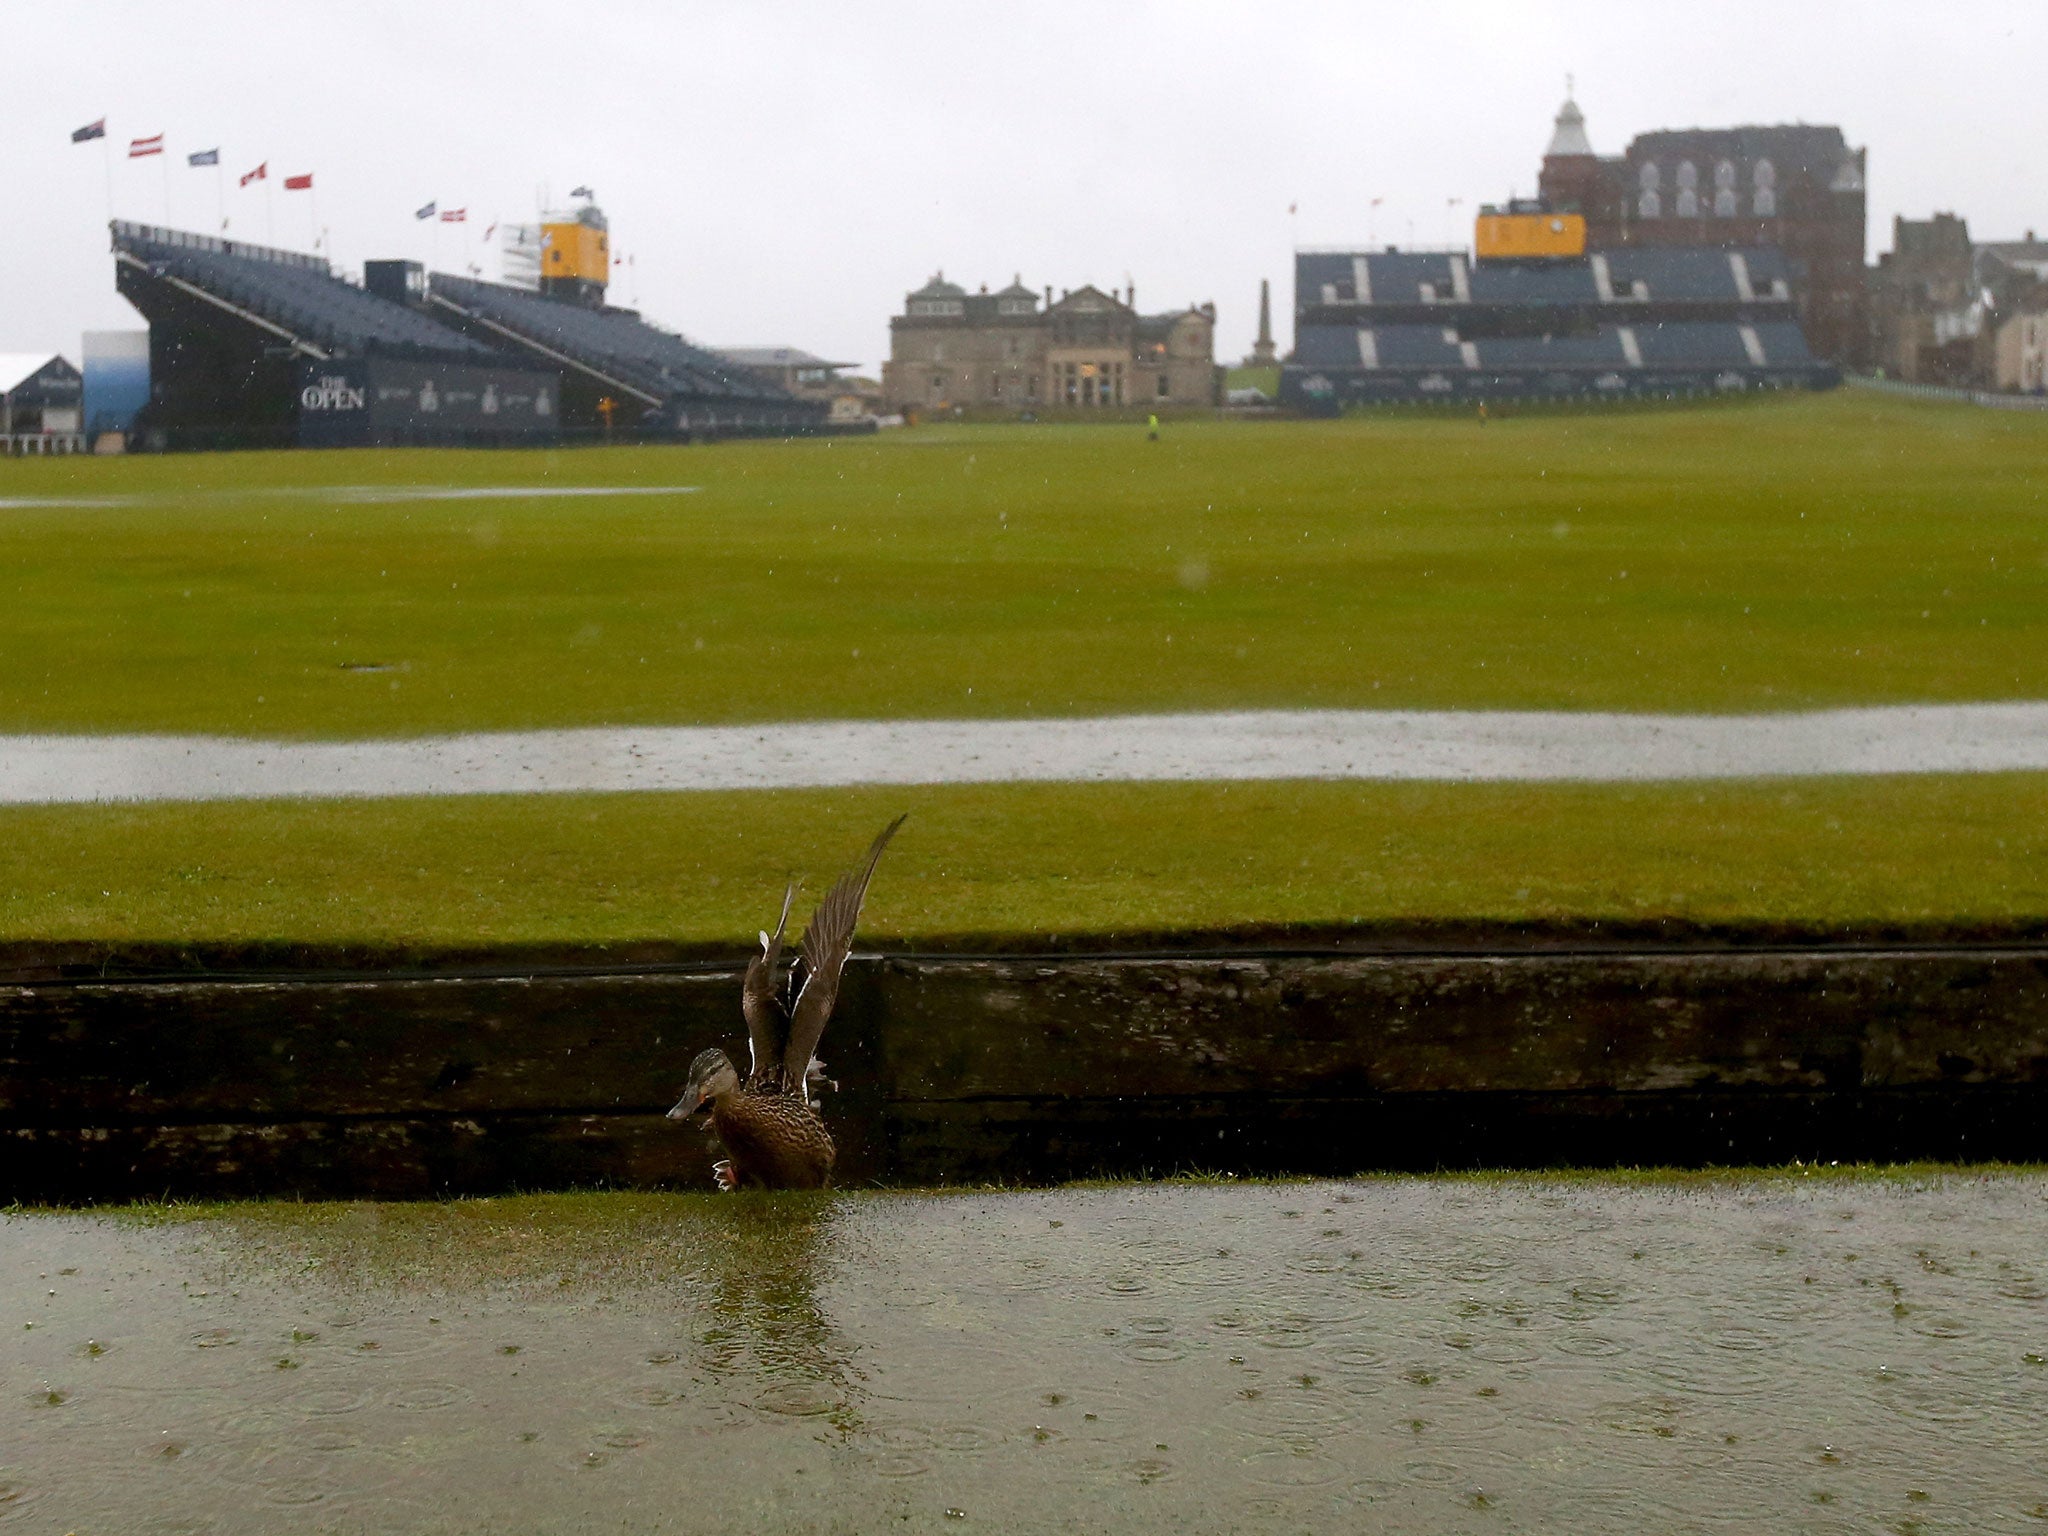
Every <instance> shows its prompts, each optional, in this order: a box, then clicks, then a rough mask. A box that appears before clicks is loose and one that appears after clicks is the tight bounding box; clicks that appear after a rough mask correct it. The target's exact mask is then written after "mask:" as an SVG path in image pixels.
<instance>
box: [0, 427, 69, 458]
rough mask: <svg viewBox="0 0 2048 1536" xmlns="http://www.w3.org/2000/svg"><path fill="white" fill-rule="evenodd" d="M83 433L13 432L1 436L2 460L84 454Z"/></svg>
mask: <svg viewBox="0 0 2048 1536" xmlns="http://www.w3.org/2000/svg"><path fill="white" fill-rule="evenodd" d="M86 446H87V445H86V441H85V434H84V433H83V432H12V433H5V434H0V458H15V459H22V458H29V457H31V456H34V455H41V454H59V453H84V452H85V451H86Z"/></svg>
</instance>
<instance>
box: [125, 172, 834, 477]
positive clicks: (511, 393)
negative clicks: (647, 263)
mask: <svg viewBox="0 0 2048 1536" xmlns="http://www.w3.org/2000/svg"><path fill="white" fill-rule="evenodd" d="M593 212H594V210H593ZM575 227H576V228H578V229H582V228H584V227H585V226H584V224H578V225H576V226H575ZM112 229H113V246H114V263H115V286H116V287H117V288H118V289H119V290H120V292H121V294H122V295H123V296H124V297H125V298H127V299H128V301H129V302H130V303H132V304H133V305H134V306H135V307H136V308H137V309H138V310H140V311H141V312H142V314H143V315H144V316H145V317H147V319H148V320H149V322H150V343H149V349H150V376H151V380H152V383H151V389H150V400H149V404H148V405H147V406H146V407H144V409H143V410H142V412H141V414H140V419H139V421H138V423H137V429H138V434H139V436H140V438H141V440H142V441H143V442H144V443H146V444H151V445H156V446H163V447H189V448H206V447H254V446H279V447H281V446H288V445H293V444H301V445H307V446H323V447H325V446H337V447H338V446H352V445H369V444H393V443H428V444H460V443H479V444H497V443H520V442H542V441H548V440H552V439H555V438H558V437H561V436H563V435H572V436H573V435H584V436H593V437H594V436H600V435H602V436H605V437H610V436H613V435H619V436H623V437H634V438H646V437H676V436H681V437H685V438H695V437H706V436H732V435H739V434H782V433H790V432H808V431H816V430H821V429H824V428H825V426H826V423H825V415H826V409H827V408H826V405H825V403H824V402H822V401H814V400H801V399H798V398H796V397H794V396H793V395H791V394H790V393H789V392H788V391H786V390H784V389H782V388H781V387H780V386H779V385H777V384H775V383H773V382H771V381H769V380H766V379H763V378H761V377H760V376H759V375H758V374H755V373H753V372H751V371H749V370H747V369H743V368H739V367H735V366H734V365H732V364H731V363H729V362H727V361H726V360H725V359H723V358H721V357H718V356H717V355H716V354H714V353H711V352H708V351H705V350H704V349H702V348H699V347H694V346H692V345H690V344H689V343H688V342H686V341H684V340H683V339H682V338H681V337H680V336H676V335H674V334H672V333H671V332H668V331H664V330H661V329H659V328H658V327H656V326H653V325H650V324H648V323H647V322H646V321H645V320H643V319H641V318H640V316H639V315H637V314H635V313H634V312H633V311H631V310H625V309H615V308H611V307H609V306H607V305H606V304H605V303H604V301H603V293H604V285H603V281H602V279H603V277H604V275H605V272H604V260H605V258H604V246H603V243H602V241H599V240H594V241H592V242H591V245H592V252H593V254H592V255H591V257H590V261H589V263H586V265H589V266H590V268H591V270H590V271H589V272H572V273H569V274H567V275H565V276H561V277H559V278H556V279H552V280H550V279H544V280H543V284H542V288H541V291H533V290H529V289H523V288H515V287H510V286H507V285H504V284H500V283H487V282H480V281H474V280H471V279H469V278H462V277H453V276H450V275H448V274H445V273H435V274H433V275H432V277H431V278H430V277H429V276H428V275H427V274H426V273H425V272H424V271H423V270H422V269H421V268H420V267H419V266H418V265H416V264H414V263H412V262H405V261H372V262H369V263H366V264H365V269H364V272H365V279H366V281H365V282H364V283H363V284H357V283H352V282H349V281H347V280H346V279H344V278H342V277H340V276H338V275H336V274H335V273H334V272H333V271H332V270H331V269H330V268H329V266H328V264H327V262H326V261H324V260H322V259H321V258H319V257H317V256H308V255H304V254H301V253H299V252H296V251H285V250H277V249H274V248H272V247H269V246H260V245H251V244H249V243H247V242H244V241H230V240H221V239H216V238H214V237H212V236H210V235H200V234H193V233H190V232H187V231H184V230H174V229H164V228H160V227H157V226H153V225H143V224H131V223H127V222H116V223H115V224H114V225H113V226H112ZM551 254H559V252H551Z"/></svg>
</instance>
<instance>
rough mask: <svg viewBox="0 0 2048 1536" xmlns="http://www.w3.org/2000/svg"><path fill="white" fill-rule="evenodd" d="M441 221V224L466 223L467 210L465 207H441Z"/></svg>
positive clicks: (467, 217) (467, 219) (467, 218)
mask: <svg viewBox="0 0 2048 1536" xmlns="http://www.w3.org/2000/svg"><path fill="white" fill-rule="evenodd" d="M441 222H442V223H443V224H466V223H468V222H469V210H468V209H467V208H443V209H442V210H441Z"/></svg>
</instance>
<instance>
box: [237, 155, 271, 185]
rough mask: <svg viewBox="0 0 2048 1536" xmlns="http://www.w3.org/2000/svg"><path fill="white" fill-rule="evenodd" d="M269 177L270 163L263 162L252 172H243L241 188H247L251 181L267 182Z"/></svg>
mask: <svg viewBox="0 0 2048 1536" xmlns="http://www.w3.org/2000/svg"><path fill="white" fill-rule="evenodd" d="M269 177H270V162H269V161H268V160H266V161H264V162H263V163H262V164H261V165H259V166H257V167H256V169H255V170H253V171H244V172H243V173H242V182H241V184H242V185H243V186H245V187H246V186H247V185H249V183H250V182H252V181H267V180H268V179H269Z"/></svg>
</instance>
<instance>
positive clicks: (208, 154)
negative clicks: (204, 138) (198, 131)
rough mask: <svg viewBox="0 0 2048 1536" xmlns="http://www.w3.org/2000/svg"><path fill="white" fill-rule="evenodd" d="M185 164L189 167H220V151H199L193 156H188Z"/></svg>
mask: <svg viewBox="0 0 2048 1536" xmlns="http://www.w3.org/2000/svg"><path fill="white" fill-rule="evenodd" d="M185 163H186V164H187V165H219V164H220V151H219V150H217V149H202V150H198V151H196V152H194V153H193V154H189V155H187V156H186V157H185Z"/></svg>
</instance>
